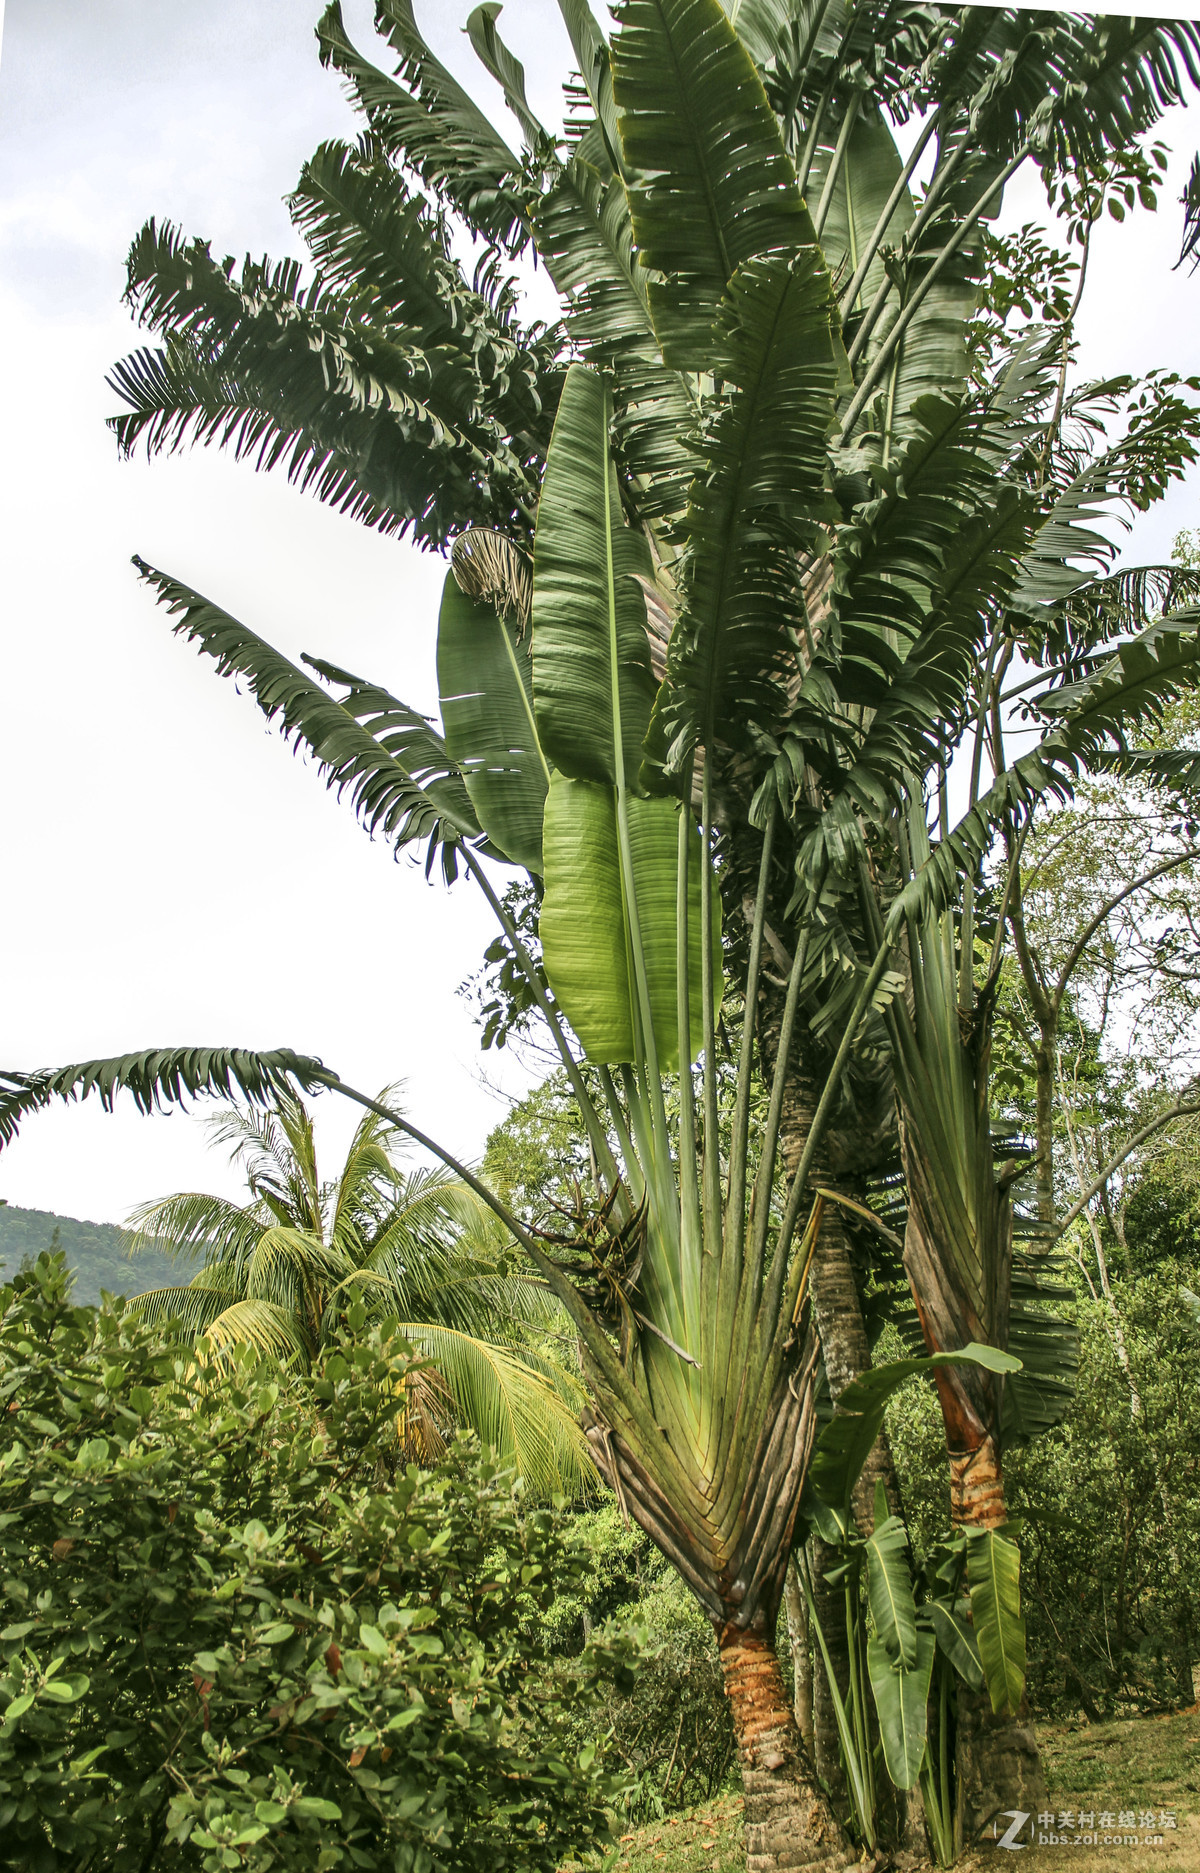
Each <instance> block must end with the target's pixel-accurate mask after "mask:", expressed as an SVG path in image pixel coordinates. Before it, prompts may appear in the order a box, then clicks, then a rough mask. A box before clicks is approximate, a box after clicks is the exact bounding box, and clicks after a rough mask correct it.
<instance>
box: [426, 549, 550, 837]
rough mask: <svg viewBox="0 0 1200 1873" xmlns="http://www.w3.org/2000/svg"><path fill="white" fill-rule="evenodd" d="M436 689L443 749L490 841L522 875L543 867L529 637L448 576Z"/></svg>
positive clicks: (540, 761)
mask: <svg viewBox="0 0 1200 1873" xmlns="http://www.w3.org/2000/svg"><path fill="white" fill-rule="evenodd" d="M437 669H438V691H439V694H440V697H441V705H442V726H443V728H444V730H445V735H446V747H447V749H448V750H449V752H450V754H451V755H452V756H453V757H454V759H455V760H456V761H457V762H458V764H459V767H460V768H461V770H462V776H463V780H464V782H465V783H466V788H467V792H468V793H469V794H470V796H471V804H472V806H473V807H474V808H475V812H476V814H477V816H478V819H479V823H480V825H481V826H482V827H483V830H484V831H485V832H486V834H487V836H488V838H489V839H490V840H491V842H492V844H493V845H494V846H496V847H497V848H498V850H499V851H501V852H502V853H503V854H504V856H505V858H510V859H511V860H512V861H513V864H514V865H523V866H524V867H525V869H526V871H531V872H539V873H540V871H541V869H542V809H543V807H544V805H545V800H546V788H547V786H548V785H549V781H550V770H549V768H548V766H547V764H546V759H545V756H544V755H543V753H542V750H541V746H540V744H539V742H538V738H537V728H536V726H535V723H534V719H533V671H532V667H531V664H530V657H529V642H528V636H527V635H526V637H525V639H524V640H522V638H521V637H520V636H519V635H518V631H517V627H516V625H515V624H514V623H513V622H511V621H510V620H506V619H502V618H500V617H499V615H498V614H497V612H496V610H495V608H494V607H493V606H492V605H489V604H487V603H480V602H478V601H476V600H475V599H472V598H468V597H467V594H466V593H465V592H463V591H462V590H461V589H460V587H459V585H458V582H457V580H456V579H455V576H454V574H453V573H452V572H450V573H447V575H446V584H445V587H444V589H443V592H442V609H441V614H440V617H439V619H438V642H437Z"/></svg>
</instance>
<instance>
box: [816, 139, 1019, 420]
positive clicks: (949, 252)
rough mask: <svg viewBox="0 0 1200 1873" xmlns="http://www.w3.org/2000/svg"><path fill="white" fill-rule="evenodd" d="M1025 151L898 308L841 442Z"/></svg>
mask: <svg viewBox="0 0 1200 1873" xmlns="http://www.w3.org/2000/svg"><path fill="white" fill-rule="evenodd" d="M1028 154H1029V145H1028V144H1022V146H1021V148H1020V149H1019V150H1018V151H1017V154H1016V155H1015V156H1013V157H1011V158H1010V159H1009V161H1008V162H1007V163H1006V165H1005V167H1004V168H1003V169H1002V170H1001V172H1000V174H999V175H998V176H997V177H996V179H995V181H994V182H991V183H989V184H988V187H987V188H986V189H985V190H984V192H983V194H982V195H981V196H980V197H979V199H978V200H977V201H976V202H975V204H974V206H973V207H972V208H971V210H970V212H969V213H968V214H967V215H966V216H965V217H964V218H963V220H962V222H961V223H960V224H959V226H958V227H957V228H956V229H955V231H954V233H953V234H952V235H951V237H950V239H949V240H948V241H947V242H946V243H945V245H944V246H943V247H942V249H941V251H940V252H939V253H938V255H937V258H936V259H935V260H934V262H933V264H932V266H931V267H930V268H929V269H928V271H927V272H926V273H925V275H924V276H923V278H922V279H921V280H920V282H919V283H918V285H917V286H916V288H915V290H914V292H913V295H912V297H911V299H908V300H907V301H906V302H905V304H904V305H903V307H902V308H901V310H900V314H899V316H898V318H897V319H896V323H895V324H894V325H893V326H892V327H891V329H890V330H889V332H888V334H887V337H886V338H885V339H884V340H883V343H882V344H881V345H880V347H879V350H878V351H877V352H876V353H875V356H874V358H873V359H872V360H871V363H870V364H869V365H868V367H867V370H866V372H865V374H864V376H863V378H862V381H861V382H860V384H859V386H858V389H857V390H856V392H855V394H854V397H853V399H852V401H851V404H850V408H849V409H848V410H847V412H846V414H845V416H844V417H843V419H842V427H841V432H840V438H839V439H840V440H841V441H842V442H845V441H847V440H848V439H849V437H850V436H851V435H852V434H853V432H854V425H855V423H857V421H858V419H859V417H860V416H861V415H862V413H863V411H864V410H865V408H866V406H867V404H868V402H869V401H870V398H871V395H872V393H873V392H874V390H875V388H876V386H877V385H878V383H879V380H880V378H881V377H882V376H883V374H884V372H885V371H886V370H887V369H888V367H889V365H890V363H891V360H892V358H893V357H894V355H895V353H896V352H897V351H898V350H899V348H900V343H901V340H902V339H903V337H904V334H905V332H906V331H907V330H908V328H909V326H910V325H911V324H912V322H913V320H914V319H915V318H916V316H917V313H918V312H919V311H920V310H921V307H922V306H923V305H924V303H925V300H926V299H927V297H928V296H929V293H930V292H931V291H932V289H933V287H934V286H935V285H936V284H937V282H938V280H939V279H940V277H941V275H942V274H943V273H944V271H945V269H946V268H947V267H948V266H949V264H950V262H951V261H952V260H953V258H954V256H955V254H956V253H957V252H958V251H959V249H960V248H961V247H963V246H964V245H965V244H966V241H967V238H968V236H969V235H970V234H971V232H972V231H973V229H974V228H975V227H976V226H977V225H978V223H979V222H980V220H981V219H982V218H983V216H984V214H985V213H986V212H987V209H988V207H989V205H990V203H991V202H992V200H993V198H994V197H995V196H996V195H997V194H999V192H1000V190H1001V189H1002V188H1003V187H1004V185H1005V184H1006V182H1008V180H1009V178H1010V177H1011V176H1013V175H1015V174H1016V171H1017V170H1018V169H1019V168H1020V166H1021V164H1022V163H1023V162H1024V161H1025V158H1026V157H1027V156H1028ZM860 336H861V334H860ZM864 342H865V341H864Z"/></svg>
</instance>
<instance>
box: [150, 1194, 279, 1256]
mask: <svg viewBox="0 0 1200 1873" xmlns="http://www.w3.org/2000/svg"><path fill="white" fill-rule="evenodd" d="M269 1221H270V1217H269V1215H268V1214H267V1212H266V1210H265V1209H264V1207H263V1206H262V1205H261V1204H258V1203H246V1204H242V1203H231V1202H230V1201H229V1200H228V1199H227V1198H225V1197H212V1196H208V1195H206V1194H205V1192H203V1191H199V1190H180V1191H177V1192H176V1194H175V1195H174V1196H172V1197H163V1198H161V1199H160V1200H159V1201H158V1202H157V1203H140V1204H139V1205H138V1206H137V1208H136V1209H135V1210H131V1211H130V1214H129V1220H128V1222H127V1223H126V1225H125V1228H124V1231H123V1235H124V1240H125V1244H126V1247H127V1248H128V1250H129V1253H130V1254H131V1255H137V1254H139V1253H140V1252H141V1251H142V1250H144V1249H158V1250H160V1251H161V1253H162V1254H164V1255H174V1256H178V1257H179V1258H180V1260H184V1259H186V1258H187V1257H189V1256H197V1255H202V1256H204V1258H205V1260H206V1261H214V1262H219V1261H225V1262H228V1261H234V1262H240V1261H242V1260H244V1258H245V1257H246V1256H247V1255H248V1254H249V1253H250V1251H251V1250H252V1249H253V1247H254V1244H255V1243H256V1242H257V1240H258V1238H259V1236H260V1235H261V1234H262V1232H263V1230H264V1229H265V1228H266V1226H267V1224H268V1223H269Z"/></svg>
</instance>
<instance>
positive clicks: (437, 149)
mask: <svg viewBox="0 0 1200 1873" xmlns="http://www.w3.org/2000/svg"><path fill="white" fill-rule="evenodd" d="M376 24H377V26H378V27H379V29H380V31H381V32H383V33H385V34H386V36H387V38H388V40H389V42H390V43H391V45H392V48H393V50H394V51H395V52H396V53H397V54H398V56H399V58H400V61H401V65H400V72H401V78H402V80H403V82H398V81H397V80H396V79H395V78H389V77H387V76H386V75H385V73H383V72H381V71H380V70H379V68H378V67H377V66H375V65H373V64H372V63H371V61H370V60H369V59H367V58H364V56H363V54H362V53H361V52H359V50H358V48H357V47H356V46H355V45H354V43H353V42H352V40H351V39H350V37H349V34H348V33H347V31H346V25H345V21H344V20H343V18H342V9H341V6H340V4H339V0H333V3H332V4H331V5H330V6H329V7H327V8H326V10H325V12H324V13H323V14H322V16H321V19H320V22H319V24H318V26H317V41H318V44H319V45H320V48H321V62H322V64H324V65H332V66H333V68H334V70H335V71H337V72H339V73H340V74H341V75H342V77H343V78H344V79H345V80H346V82H347V83H348V84H349V85H350V87H351V89H352V90H353V92H354V95H355V97H356V99H357V101H358V104H359V106H360V108H361V109H362V111H363V113H364V115H365V116H366V118H367V121H368V122H369V124H370V126H371V130H372V133H373V134H374V135H375V136H376V137H378V139H379V141H380V143H381V144H382V146H383V147H384V149H386V150H387V151H388V152H389V154H391V155H393V156H398V157H399V158H400V159H401V160H402V161H403V162H404V163H405V164H406V165H408V166H410V167H411V168H412V169H415V170H416V172H417V174H418V175H419V176H420V178H421V180H422V181H423V182H424V183H425V184H426V185H427V187H429V188H431V189H434V190H435V191H436V192H437V193H438V194H439V195H442V196H444V197H445V198H447V199H448V200H449V201H451V202H452V203H453V204H454V206H455V207H456V208H458V209H459V210H460V211H461V212H462V213H463V214H464V215H465V216H466V217H467V218H468V220H470V221H472V222H473V223H474V225H475V226H476V227H477V228H478V229H479V230H480V232H482V233H486V234H488V235H490V236H491V238H492V239H493V240H495V241H497V242H498V243H499V244H500V245H502V246H504V247H506V248H508V249H509V250H510V251H514V250H516V249H518V248H520V247H521V246H522V245H523V244H524V241H525V237H526V228H525V222H524V212H523V205H522V202H521V198H520V190H519V187H518V177H519V172H520V163H519V161H518V159H517V157H516V156H515V155H514V154H513V152H512V151H511V150H510V149H509V147H508V145H507V143H505V141H504V139H503V137H502V136H501V135H500V134H499V132H498V131H497V130H496V129H495V127H494V125H493V124H492V123H491V122H490V121H489V120H488V118H487V117H486V116H485V115H484V113H483V111H481V110H480V108H479V106H478V105H477V104H476V103H475V101H474V99H473V98H472V97H471V96H470V95H469V93H468V92H466V91H465V90H464V89H463V87H462V86H461V85H460V84H459V83H458V81H457V79H455V78H454V77H452V76H451V74H450V73H449V72H448V71H447V69H446V67H445V66H444V65H443V64H442V63H441V61H440V60H439V59H437V58H435V57H434V55H433V53H432V52H431V51H430V49H429V47H428V46H427V45H426V43H425V41H424V39H423V38H422V36H421V34H420V32H419V30H418V28H417V23H416V20H415V19H414V17H413V10H412V7H411V5H410V4H409V0H380V4H379V5H378V6H377V7H376ZM410 86H411V89H410V88H409V87H410Z"/></svg>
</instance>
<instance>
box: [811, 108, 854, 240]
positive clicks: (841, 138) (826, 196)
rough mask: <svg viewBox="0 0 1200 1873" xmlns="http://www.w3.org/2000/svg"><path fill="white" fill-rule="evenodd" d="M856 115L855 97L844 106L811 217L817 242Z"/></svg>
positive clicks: (830, 205) (826, 217) (851, 134)
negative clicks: (827, 169)
mask: <svg viewBox="0 0 1200 1873" xmlns="http://www.w3.org/2000/svg"><path fill="white" fill-rule="evenodd" d="M857 115H858V99H857V97H851V98H850V99H849V100H848V102H847V104H846V110H845V114H844V115H843V117H842V122H841V127H840V129H839V130H838V138H837V142H836V143H835V144H834V146H833V155H832V156H831V157H830V159H829V171H828V174H827V175H826V177H825V184H824V187H823V188H822V190H821V199H820V201H819V202H818V203H817V212H816V214H815V215H814V216H813V227H814V228H815V230H816V235H817V239H818V240H820V238H821V233H822V231H823V229H824V227H825V223H826V221H827V220H828V218H829V210H830V209H831V208H832V206H833V192H834V190H835V188H836V187H837V184H838V178H839V176H840V175H841V173H842V165H843V163H844V162H845V160H846V151H847V150H848V149H849V147H850V138H851V137H852V136H853V134H854V124H855V120H856V118H857Z"/></svg>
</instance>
